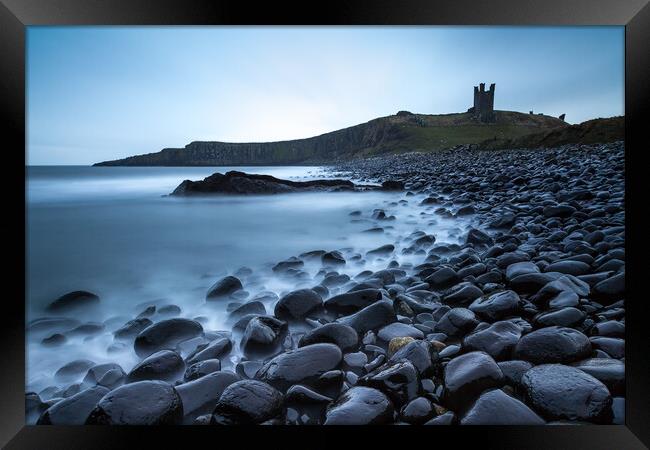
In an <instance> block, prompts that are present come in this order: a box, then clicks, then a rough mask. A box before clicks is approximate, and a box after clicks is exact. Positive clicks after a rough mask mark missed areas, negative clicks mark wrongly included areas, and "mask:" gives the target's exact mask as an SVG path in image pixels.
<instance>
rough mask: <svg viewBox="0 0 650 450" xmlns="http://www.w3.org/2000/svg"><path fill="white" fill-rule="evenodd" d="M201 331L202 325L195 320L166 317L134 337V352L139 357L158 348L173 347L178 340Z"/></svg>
mask: <svg viewBox="0 0 650 450" xmlns="http://www.w3.org/2000/svg"><path fill="white" fill-rule="evenodd" d="M202 333H203V327H202V326H201V324H200V323H199V322H197V321H195V320H190V319H180V318H175V319H167V320H163V321H161V322H157V323H155V324H153V325H151V326H150V327H148V328H145V329H144V330H142V331H141V332H140V334H138V336H137V337H136V338H135V342H134V349H135V353H136V354H137V355H138V356H140V357H141V358H143V357H146V356H149V355H151V354H152V353H154V352H157V351H158V350H164V349H171V350H173V349H175V348H176V345H178V344H179V343H180V342H183V341H186V340H188V339H191V338H193V337H196V336H199V335H201V334H202Z"/></svg>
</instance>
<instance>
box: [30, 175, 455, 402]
mask: <svg viewBox="0 0 650 450" xmlns="http://www.w3.org/2000/svg"><path fill="white" fill-rule="evenodd" d="M229 170H239V171H243V172H248V173H258V174H266V175H272V176H275V177H278V178H283V179H290V180H309V179H316V178H332V177H333V175H332V172H330V171H329V170H328V169H327V168H325V167H311V166H310V167H296V166H291V167H90V166H29V167H27V180H26V202H27V204H26V210H27V217H26V227H27V230H26V235H27V242H26V255H27V258H26V265H27V267H26V274H27V290H26V299H25V301H26V319H27V322H28V323H29V322H30V321H32V320H35V319H38V318H42V317H48V316H49V314H48V313H47V312H46V311H45V308H46V306H47V305H48V304H50V303H51V302H52V301H53V300H55V299H56V298H58V297H59V296H61V295H63V294H65V293H67V292H70V291H77V290H86V291H90V292H93V293H95V294H97V295H98V296H99V297H100V299H101V300H100V308H99V310H94V311H93V313H92V314H90V315H88V316H83V315H77V316H75V317H74V319H76V320H79V321H80V322H82V323H85V322H91V323H96V324H103V325H105V330H104V331H103V332H101V333H98V334H96V335H92V336H83V335H80V336H68V339H67V341H66V342H65V343H64V344H63V345H61V346H58V347H56V348H52V347H45V346H43V345H42V344H41V340H42V339H43V338H44V337H47V336H45V335H43V334H39V333H38V332H27V333H26V342H27V346H26V348H27V355H26V356H27V388H28V390H30V389H31V390H34V391H36V392H38V390H39V389H43V388H45V387H48V386H52V385H56V381H55V380H54V379H53V375H54V373H55V372H56V370H57V369H58V368H59V367H61V366H62V365H64V364H65V363H68V362H70V361H72V360H76V359H90V360H92V361H94V362H98V363H101V362H117V363H119V364H120V365H122V367H123V368H124V370H125V371H127V372H128V370H129V369H130V368H131V367H133V365H135V364H136V363H137V361H138V359H137V357H136V356H135V354H134V352H133V351H132V349H125V350H124V351H122V352H117V353H115V352H109V351H107V349H108V348H109V347H110V346H111V344H112V342H113V338H112V330H113V329H115V328H116V327H118V326H119V325H120V324H123V323H125V322H126V321H127V320H130V319H133V318H134V317H135V316H137V314H138V313H140V312H142V310H144V309H145V308H146V306H147V305H149V304H154V305H166V304H174V305H177V306H179V307H180V308H181V313H180V316H181V317H188V318H194V317H197V316H201V317H202V318H203V320H204V323H203V326H204V329H206V330H230V324H229V323H228V314H227V311H226V310H225V308H226V306H224V307H223V308H222V309H214V308H213V307H211V306H209V305H207V304H206V301H205V294H206V292H207V290H208V289H209V287H210V286H211V285H212V284H213V283H214V282H215V281H217V280H218V279H219V278H220V277H223V276H225V275H228V274H235V273H237V271H238V270H240V269H241V268H242V267H245V268H249V269H251V271H252V272H253V273H254V274H255V276H256V283H255V284H254V286H252V287H251V288H250V289H251V292H250V294H251V295H255V293H256V292H258V291H264V290H266V291H269V290H270V291H273V292H275V293H276V294H278V295H280V296H281V295H282V294H283V293H286V292H289V291H291V290H293V289H295V288H296V287H297V286H295V282H292V281H287V280H286V279H283V278H282V277H279V276H276V275H275V274H274V273H273V271H272V270H271V267H272V266H273V265H274V264H275V263H277V262H279V261H281V260H284V259H287V258H289V257H291V256H298V255H300V254H301V253H303V252H308V251H312V250H326V251H330V250H342V251H343V252H344V253H345V254H346V255H351V254H357V255H365V252H366V251H368V250H371V249H373V248H377V247H379V246H381V245H385V244H393V245H395V246H396V247H397V251H396V252H395V254H394V256H393V257H392V258H390V259H394V260H396V261H398V262H399V263H400V264H405V263H410V264H418V263H421V262H422V260H423V257H422V256H414V255H403V254H401V253H400V251H399V250H400V249H401V244H402V243H403V242H404V241H405V239H406V238H407V237H408V235H410V234H411V233H412V232H414V231H416V230H421V231H425V232H426V233H428V234H433V235H435V236H436V240H437V241H436V242H450V243H457V242H459V238H460V236H461V235H462V233H463V232H464V231H465V229H466V228H465V227H464V225H463V222H462V221H459V220H458V219H445V218H442V217H439V216H436V215H434V214H432V213H431V214H425V213H423V211H422V208H421V207H418V203H419V202H420V201H421V198H419V197H418V196H417V195H415V196H408V195H407V194H406V193H404V192H381V191H368V192H311V193H293V194H281V195H268V196H211V197H201V198H187V197H170V196H168V194H169V193H170V192H172V191H173V190H174V188H175V187H176V186H178V184H180V183H181V182H182V181H183V180H185V179H191V180H199V179H202V178H204V177H206V176H208V175H211V174H213V173H215V172H221V173H225V172H227V171H229ZM377 209H383V210H384V211H385V213H386V215H387V216H389V217H390V216H394V218H393V219H392V220H388V221H383V222H382V223H381V224H380V226H381V227H382V228H383V229H384V231H383V232H380V233H376V232H375V233H372V232H367V230H368V229H371V228H373V227H376V226H377V221H375V220H373V219H372V213H373V211H375V210H377ZM354 211H360V212H361V213H360V215H355V214H352V215H351V213H353V212H354ZM388 262H389V261H388V260H385V259H382V258H364V257H359V258H355V259H354V260H353V259H351V260H350V262H349V263H348V264H346V266H345V267H344V268H342V269H341V270H340V272H341V273H346V274H348V275H350V277H354V276H355V275H357V274H358V273H360V272H362V271H363V270H377V269H381V268H385V267H386V265H387V263H388ZM319 269H320V267H319V266H318V265H317V264H315V265H309V264H308V265H307V266H305V270H306V271H307V272H309V273H310V275H311V276H316V275H317V273H318V271H319ZM244 288H245V289H248V287H247V286H246V283H244ZM272 306H273V305H267V311H269V312H271V313H272V311H273V309H272ZM157 319H162V318H157V317H156V316H154V317H152V320H154V321H155V320H157ZM239 357H240V355H239V353H238V352H237V351H233V352H232V354H231V359H232V360H231V361H230V363H231V364H235V363H236V362H237V359H238V358H239ZM227 363H228V362H226V364H225V366H226V367H227V365H228V364H227Z"/></svg>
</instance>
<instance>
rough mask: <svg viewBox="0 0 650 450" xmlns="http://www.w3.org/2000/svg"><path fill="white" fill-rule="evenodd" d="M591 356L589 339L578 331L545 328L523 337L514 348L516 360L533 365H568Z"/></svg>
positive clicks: (562, 328) (563, 328)
mask: <svg viewBox="0 0 650 450" xmlns="http://www.w3.org/2000/svg"><path fill="white" fill-rule="evenodd" d="M590 354H591V343H590V342H589V338H587V336H585V335H584V334H582V333H581V332H580V331H578V330H574V329H573V328H565V327H556V326H554V327H546V328H540V329H539V330H535V331H533V332H532V333H528V334H526V335H524V336H523V337H522V338H521V339H520V340H519V342H518V343H517V345H516V347H515V353H514V356H515V358H516V359H523V360H524V361H529V362H531V363H533V364H552V363H570V362H574V361H578V360H580V359H585V358H587V357H589V355H590Z"/></svg>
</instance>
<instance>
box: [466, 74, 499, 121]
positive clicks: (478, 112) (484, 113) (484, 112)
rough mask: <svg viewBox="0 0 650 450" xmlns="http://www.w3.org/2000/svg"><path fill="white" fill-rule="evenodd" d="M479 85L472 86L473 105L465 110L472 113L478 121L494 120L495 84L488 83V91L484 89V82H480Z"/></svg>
mask: <svg viewBox="0 0 650 450" xmlns="http://www.w3.org/2000/svg"><path fill="white" fill-rule="evenodd" d="M479 86H480V89H479ZM479 86H474V106H472V107H471V108H469V109H468V110H467V112H469V113H473V114H474V115H475V116H476V118H477V119H478V120H479V121H480V122H494V121H495V120H496V115H495V114H494V86H495V84H494V83H492V84H491V85H490V90H489V91H486V90H485V83H481V84H480V85H479Z"/></svg>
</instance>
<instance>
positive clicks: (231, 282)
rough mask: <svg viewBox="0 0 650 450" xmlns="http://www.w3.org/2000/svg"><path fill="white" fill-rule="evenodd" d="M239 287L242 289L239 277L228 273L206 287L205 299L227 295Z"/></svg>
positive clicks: (215, 298)
mask: <svg viewBox="0 0 650 450" xmlns="http://www.w3.org/2000/svg"><path fill="white" fill-rule="evenodd" d="M241 289H243V286H242V284H241V281H240V280H239V278H237V277H233V276H232V275H229V276H227V277H223V278H222V279H220V280H219V281H217V282H216V283H214V284H213V285H212V286H211V287H210V289H208V293H207V294H206V295H205V299H206V300H219V299H222V298H226V297H229V296H230V295H232V294H234V293H235V292H237V291H239V290H241Z"/></svg>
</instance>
